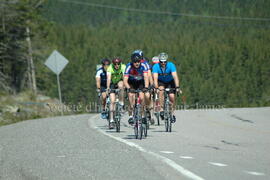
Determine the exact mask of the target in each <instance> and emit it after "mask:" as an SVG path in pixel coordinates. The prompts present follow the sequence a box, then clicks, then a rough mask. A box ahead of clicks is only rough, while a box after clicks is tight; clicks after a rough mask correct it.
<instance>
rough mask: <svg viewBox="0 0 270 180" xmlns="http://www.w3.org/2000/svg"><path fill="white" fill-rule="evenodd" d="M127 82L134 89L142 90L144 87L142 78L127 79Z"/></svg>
mask: <svg viewBox="0 0 270 180" xmlns="http://www.w3.org/2000/svg"><path fill="white" fill-rule="evenodd" d="M128 84H129V85H130V88H131V89H134V90H138V89H140V90H142V89H143V88H144V80H140V81H135V80H130V79H129V80H128Z"/></svg>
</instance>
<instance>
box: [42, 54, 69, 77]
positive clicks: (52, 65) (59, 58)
mask: <svg viewBox="0 0 270 180" xmlns="http://www.w3.org/2000/svg"><path fill="white" fill-rule="evenodd" d="M67 64H68V60H67V59H66V58H65V57H64V56H63V55H62V54H60V53H59V52H58V51H56V50H54V51H53V53H52V54H51V55H50V57H49V58H48V59H47V60H46V62H45V65H46V66H47V67H48V68H49V69H50V70H52V71H53V72H54V73H55V74H57V75H59V74H60V73H61V71H62V70H63V69H64V68H65V66H66V65H67Z"/></svg>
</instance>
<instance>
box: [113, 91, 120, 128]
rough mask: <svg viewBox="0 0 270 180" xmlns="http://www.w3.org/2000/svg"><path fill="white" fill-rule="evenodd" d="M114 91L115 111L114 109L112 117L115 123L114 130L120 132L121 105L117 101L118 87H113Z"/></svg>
mask: <svg viewBox="0 0 270 180" xmlns="http://www.w3.org/2000/svg"><path fill="white" fill-rule="evenodd" d="M113 91H114V93H115V97H116V98H115V111H114V115H113V119H114V121H115V125H116V128H115V129H116V132H120V122H121V112H120V111H121V106H120V103H119V91H120V90H119V89H113Z"/></svg>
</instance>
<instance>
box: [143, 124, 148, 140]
mask: <svg viewBox="0 0 270 180" xmlns="http://www.w3.org/2000/svg"><path fill="white" fill-rule="evenodd" d="M148 127H149V126H148ZM147 131H148V128H147V127H146V126H145V125H143V134H144V137H145V138H146V137H147Z"/></svg>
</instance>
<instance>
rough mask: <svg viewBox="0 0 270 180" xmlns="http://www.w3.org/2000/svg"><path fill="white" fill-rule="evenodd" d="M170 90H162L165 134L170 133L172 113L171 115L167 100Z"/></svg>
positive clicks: (169, 104)
mask: <svg viewBox="0 0 270 180" xmlns="http://www.w3.org/2000/svg"><path fill="white" fill-rule="evenodd" d="M170 90H171V89H170V88H165V89H164V106H163V110H164V120H165V130H166V132H172V122H171V118H172V113H171V102H170V98H169V92H170Z"/></svg>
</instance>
